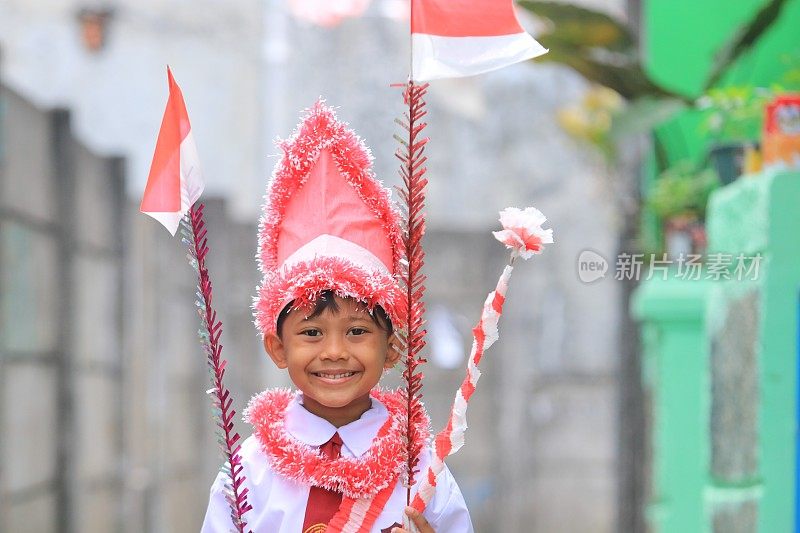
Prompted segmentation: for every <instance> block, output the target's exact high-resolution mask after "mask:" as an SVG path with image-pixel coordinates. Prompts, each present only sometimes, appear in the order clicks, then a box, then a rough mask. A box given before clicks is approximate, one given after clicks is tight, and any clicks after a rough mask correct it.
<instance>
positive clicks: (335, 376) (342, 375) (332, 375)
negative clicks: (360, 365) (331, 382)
mask: <svg viewBox="0 0 800 533" xmlns="http://www.w3.org/2000/svg"><path fill="white" fill-rule="evenodd" d="M354 374H355V372H344V373H343V374H326V373H324V372H317V375H318V376H319V377H322V378H329V379H341V378H349V377H350V376H352V375H354Z"/></svg>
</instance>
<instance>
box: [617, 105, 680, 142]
mask: <svg viewBox="0 0 800 533" xmlns="http://www.w3.org/2000/svg"><path fill="white" fill-rule="evenodd" d="M686 107H687V106H686V103H685V102H683V101H681V100H677V99H674V98H662V99H659V98H652V97H649V96H646V97H642V98H638V99H636V100H634V101H633V102H631V103H629V104H628V106H627V107H626V108H625V109H623V110H622V111H620V112H619V113H617V114H616V115H615V116H614V120H613V122H612V123H611V131H610V132H609V134H610V136H611V138H612V139H614V141H615V142H620V141H622V140H623V139H624V138H625V137H629V136H631V135H638V134H643V133H649V132H650V131H651V130H653V129H654V128H656V127H657V126H659V125H660V124H662V123H663V122H665V121H667V120H669V119H670V118H672V117H673V116H675V114H676V113H678V112H679V111H683V110H684V109H686Z"/></svg>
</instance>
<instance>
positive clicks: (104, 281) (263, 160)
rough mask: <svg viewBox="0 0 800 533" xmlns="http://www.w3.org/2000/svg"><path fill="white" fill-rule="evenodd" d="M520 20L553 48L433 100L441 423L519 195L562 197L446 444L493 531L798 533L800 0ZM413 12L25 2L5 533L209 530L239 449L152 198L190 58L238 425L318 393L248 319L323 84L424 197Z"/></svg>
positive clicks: (11, 137)
mask: <svg viewBox="0 0 800 533" xmlns="http://www.w3.org/2000/svg"><path fill="white" fill-rule="evenodd" d="M518 7H519V15H520V18H521V20H522V21H523V24H524V25H525V26H526V28H528V29H529V30H530V32H531V33H532V34H533V35H534V37H536V38H537V39H538V40H539V41H540V42H541V43H542V44H543V45H544V46H545V47H547V48H550V53H549V54H547V55H546V56H544V57H542V58H540V59H537V60H535V61H532V62H527V63H523V64H518V65H515V66H512V67H509V68H506V69H503V70H500V71H497V72H493V73H490V74H486V75H482V76H477V77H474V78H468V79H458V80H444V81H436V82H433V83H432V84H431V87H430V93H429V98H428V104H429V126H428V128H427V130H426V132H427V134H428V135H429V136H430V137H431V143H430V144H429V152H428V155H429V157H430V160H429V165H428V168H429V179H430V186H429V190H428V203H427V205H428V208H427V213H428V231H427V235H426V242H425V245H426V251H427V274H428V276H429V281H428V284H427V287H428V289H427V294H428V298H427V304H428V317H427V318H428V331H429V339H428V340H429V350H428V357H429V359H430V362H429V364H428V365H427V366H426V369H425V374H426V381H425V393H424V394H425V399H426V405H427V406H428V408H429V411H430V413H431V415H432V419H433V426H434V429H437V430H438V429H440V428H441V427H442V426H443V424H444V422H445V420H446V416H447V414H448V412H449V408H450V402H451V399H452V395H453V393H454V392H455V389H456V387H457V384H458V383H460V381H461V379H462V377H463V368H464V365H465V359H466V355H467V353H468V349H469V344H470V342H471V334H470V330H471V327H472V325H473V324H474V323H475V322H476V321H477V319H478V316H479V311H480V305H481V303H482V302H483V299H484V298H485V295H486V292H487V291H488V290H490V289H491V288H492V287H493V286H494V283H495V281H496V279H497V276H498V275H499V273H500V270H501V269H502V266H503V264H504V262H505V259H506V254H505V252H504V251H503V250H502V247H501V245H500V244H498V243H497V242H495V241H494V239H493V238H492V237H491V235H490V234H489V232H490V231H491V230H493V229H496V228H497V226H498V224H497V222H496V220H497V213H498V211H499V210H500V209H503V208H504V207H506V206H508V205H517V206H525V205H535V206H536V207H538V208H539V209H540V210H542V211H543V212H544V213H545V214H546V215H547V216H548V219H549V220H550V223H551V224H552V227H553V228H554V229H555V239H556V244H555V245H552V246H550V247H548V248H547V249H546V250H545V252H544V253H543V254H542V255H540V256H537V257H536V258H535V259H534V260H533V261H531V262H528V263H525V264H522V265H519V267H518V269H517V274H516V275H515V277H514V279H513V281H512V290H511V291H510V292H509V298H508V303H507V307H506V313H505V315H504V317H503V321H502V323H501V326H500V327H501V340H500V342H498V343H497V344H496V345H495V346H494V347H493V348H492V349H491V351H490V352H489V353H488V354H487V357H486V358H484V359H483V361H482V368H483V370H484V375H483V378H482V380H481V385H480V387H479V389H478V391H477V393H476V395H475V397H474V399H473V400H472V402H471V409H470V413H469V415H470V431H469V432H468V433H467V443H468V445H467V446H466V447H465V448H464V449H463V450H462V451H461V452H460V453H459V454H458V455H456V456H454V457H453V458H452V461H450V462H449V463H448V464H449V465H450V468H451V469H452V470H453V472H454V473H455V476H456V478H457V479H458V481H459V484H460V486H461V489H462V491H463V492H464V495H465V498H466V499H467V502H468V504H469V507H470V510H471V512H472V516H473V520H474V523H475V527H476V531H479V532H520V533H522V532H537V533H540V532H565V533H569V532H581V533H587V532H592V533H595V532H596V533H605V532H614V531H616V532H624V533H640V532H645V531H651V532H666V533H693V532H711V531H713V532H714V533H732V532H755V531H758V532H762V533H784V532H791V531H800V527H798V520H797V516H798V515H797V512H796V511H797V509H798V498H800V493H799V492H798V490H797V480H798V478H799V477H800V476H798V472H800V470H799V469H798V461H797V456H798V450H799V449H800V448H798V443H799V442H800V441H798V438H797V420H798V416H799V415H800V412H799V411H798V399H797V398H798V395H797V387H798V380H797V375H798V357H799V355H800V351H799V349H798V344H799V342H800V341H799V339H800V327H798V309H800V239H798V237H797V235H796V228H798V227H800V207H798V206H800V169H798V166H800V146H799V145H800V142H799V141H798V135H800V100H798V98H797V96H796V94H797V93H796V91H797V90H798V89H800V37H798V35H797V30H796V28H797V27H798V26H799V25H800V0H736V1H735V2H731V1H728V0H583V1H580V2H578V1H575V2H574V3H566V2H540V1H532V0H519V2H518ZM407 13H408V2H407V0H338V1H332V0H331V1H328V2H324V1H314V0H228V1H220V0H192V1H189V0H137V1H132V0H106V1H103V2H97V1H94V0H82V1H78V0H2V1H0V531H2V532H9V533H12V532H13V533H17V532H33V533H38V532H51V531H52V532H65V533H73V532H77V531H82V532H86V533H94V532H111V531H124V532H154V533H159V532H176V533H181V532H191V531H197V530H198V529H199V527H200V524H201V523H202V519H203V515H204V512H205V507H206V504H207V498H208V490H209V487H210V485H211V482H212V480H213V479H214V476H215V475H216V473H217V471H218V469H219V466H220V463H221V459H220V456H219V454H218V452H217V444H216V440H215V436H214V426H213V423H212V420H211V416H210V410H209V407H210V403H209V398H208V396H207V395H206V394H205V391H206V389H208V388H209V386H210V385H209V377H208V374H207V371H206V363H205V358H204V355H203V353H202V352H201V349H200V346H199V344H198V341H197V334H196V331H197V328H198V326H199V322H198V317H197V315H196V312H195V310H194V283H195V278H194V274H193V271H192V269H191V268H190V267H189V265H188V264H187V262H186V258H185V254H186V249H185V247H184V246H183V245H182V244H181V243H180V242H179V239H172V238H170V237H169V235H168V233H167V232H165V231H164V230H163V228H162V227H161V226H160V225H158V224H157V223H156V222H155V221H154V220H152V219H150V218H148V217H146V216H143V215H141V214H140V213H139V212H138V202H139V199H140V197H141V192H142V190H143V187H144V183H145V180H146V177H147V174H148V170H149V165H150V161H151V157H152V152H153V148H154V145H155V139H156V136H157V132H158V128H159V125H160V121H161V116H162V113H163V109H164V104H165V102H166V98H167V84H166V69H165V67H166V65H167V64H169V65H170V66H171V67H172V69H173V72H174V74H175V77H176V79H177V81H178V83H179V84H180V85H181V87H182V89H183V93H184V96H185V99H186V103H187V107H188V110H189V115H190V117H191V119H192V126H193V132H194V136H195V139H196V142H197V146H198V149H199V155H200V160H201V163H202V166H203V173H204V177H205V180H206V183H207V188H206V192H205V194H204V196H203V201H204V202H205V203H206V204H207V210H206V212H207V221H208V224H209V235H210V243H209V244H210V248H211V251H210V256H209V261H210V271H211V276H212V280H213V282H214V289H215V290H214V294H215V303H216V306H217V309H218V310H219V312H220V314H221V318H222V320H223V322H224V334H223V338H222V341H223V344H224V346H225V349H224V356H225V357H226V358H227V359H229V363H230V364H229V367H228V373H227V374H226V378H227V382H226V384H227V385H228V386H229V387H230V388H231V389H232V390H233V392H234V398H235V402H234V405H235V407H236V410H237V412H238V413H241V410H242V408H243V407H244V405H245V404H246V402H247V400H248V398H249V397H250V396H251V395H252V394H254V393H256V392H258V391H260V390H262V389H264V388H266V387H273V386H282V385H287V384H288V382H287V377H286V376H285V375H283V374H282V373H280V372H278V371H277V370H276V369H275V368H273V367H272V365H271V363H269V361H268V360H267V358H266V357H265V355H264V353H263V349H262V348H261V345H260V341H259V339H258V336H257V334H256V331H255V328H254V327H253V325H252V320H251V313H250V303H251V298H252V296H253V294H254V289H255V286H256V284H257V282H258V273H257V269H256V265H255V262H254V260H253V257H254V254H255V248H256V223H257V217H258V215H259V212H260V205H261V201H262V197H263V194H264V192H265V187H266V183H267V177H268V176H269V174H270V172H271V169H272V166H273V165H274V164H275V162H276V157H275V156H276V154H277V149H276V148H275V147H274V145H273V141H274V139H275V138H276V137H277V136H284V137H285V136H288V135H289V134H290V133H291V131H292V130H293V128H294V125H295V124H296V122H297V120H298V116H299V113H300V111H301V110H302V109H304V108H305V107H308V106H310V105H311V104H313V103H314V101H315V100H316V99H317V98H318V97H320V96H323V97H325V98H326V99H327V101H328V103H330V104H332V105H334V106H337V107H338V108H339V111H338V113H339V117H340V118H341V119H343V120H346V121H348V122H349V123H350V124H351V126H352V127H353V128H354V129H355V130H356V131H357V132H358V133H359V134H360V135H361V136H362V137H364V138H365V140H366V142H367V144H368V145H369V146H370V147H371V148H372V150H373V153H374V155H375V168H376V172H377V174H378V176H379V177H380V178H381V179H383V180H384V181H385V182H386V183H387V184H389V185H397V183H398V181H399V180H398V178H397V168H398V162H397V161H396V159H395V158H394V156H393V154H394V151H395V149H396V144H395V141H394V140H393V139H392V135H393V134H394V133H396V132H397V131H398V127H397V126H396V125H395V124H394V123H393V119H394V118H395V117H397V116H399V115H400V114H401V113H402V112H403V104H402V98H401V91H400V89H398V88H396V87H392V86H391V84H393V83H395V84H396V83H403V82H404V81H405V79H406V76H407V71H408V56H409V49H408V43H409V35H408V16H407ZM793 91H794V92H793ZM723 267H724V268H723ZM389 381H390V382H396V381H397V376H396V375H395V376H392V377H391V378H389ZM238 419H239V416H238V415H237V420H238ZM237 427H238V430H239V431H240V432H242V433H243V434H244V435H248V434H249V429H248V428H247V427H245V425H244V424H243V423H242V422H239V423H238V426H237Z"/></svg>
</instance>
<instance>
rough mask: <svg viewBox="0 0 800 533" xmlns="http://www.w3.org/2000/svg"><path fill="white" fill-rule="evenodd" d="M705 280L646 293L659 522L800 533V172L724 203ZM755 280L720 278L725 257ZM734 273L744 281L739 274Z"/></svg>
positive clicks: (730, 193) (715, 212) (739, 187)
mask: <svg viewBox="0 0 800 533" xmlns="http://www.w3.org/2000/svg"><path fill="white" fill-rule="evenodd" d="M707 224H708V237H709V251H708V254H707V255H706V259H707V262H706V271H704V273H703V275H702V276H701V278H702V279H699V280H681V279H677V278H676V277H675V275H674V274H675V272H673V273H672V274H673V275H672V276H671V277H669V279H666V280H663V279H661V278H659V277H653V279H650V280H647V281H644V282H642V283H641V284H640V286H639V288H638V289H637V291H636V293H635V294H634V300H633V306H632V309H633V313H634V315H635V317H636V318H637V319H639V320H640V321H641V323H642V337H643V357H644V360H643V361H644V364H643V373H644V375H643V380H644V383H645V390H646V391H647V397H648V400H649V402H648V404H649V413H650V421H651V432H650V435H649V439H650V446H649V448H650V452H651V465H650V466H651V487H650V492H651V494H650V498H649V503H648V509H647V511H648V513H647V516H648V520H649V522H650V524H651V526H652V527H653V530H654V531H656V532H661V533H706V532H711V531H713V532H714V533H739V532H741V533H751V532H753V531H758V532H760V533H776V532H787V533H788V532H790V531H794V528H795V512H796V510H795V498H796V494H795V490H796V487H795V476H796V466H797V465H796V464H795V460H796V446H797V441H796V439H797V429H798V426H797V419H798V413H797V407H796V406H797V386H798V383H797V372H798V360H797V354H798V346H797V342H798V340H797V336H798V330H799V328H800V326H799V325H798V324H799V322H800V318H799V317H798V302H799V301H800V238H798V235H797V233H798V229H799V228H800V172H793V173H791V172H764V173H762V174H760V175H758V176H754V177H752V178H743V179H739V180H737V181H736V182H734V183H733V184H731V185H729V186H727V187H724V188H722V189H720V190H718V191H717V192H715V193H714V195H713V196H712V199H711V202H710V205H709V216H708V221H707ZM717 253H720V254H731V256H732V257H734V258H735V257H736V256H737V255H739V254H741V255H742V256H743V257H744V258H745V261H744V263H743V264H744V265H745V266H747V267H752V266H754V264H753V263H754V260H753V259H749V258H755V257H759V256H760V257H761V259H760V260H755V261H756V262H757V264H758V271H757V273H756V272H755V271H752V270H751V271H749V273H746V274H745V275H744V276H736V275H734V274H731V276H730V279H725V278H724V277H723V278H721V279H711V280H710V279H707V278H708V277H710V266H709V258H710V257H713V255H714V254H717ZM729 272H732V270H729Z"/></svg>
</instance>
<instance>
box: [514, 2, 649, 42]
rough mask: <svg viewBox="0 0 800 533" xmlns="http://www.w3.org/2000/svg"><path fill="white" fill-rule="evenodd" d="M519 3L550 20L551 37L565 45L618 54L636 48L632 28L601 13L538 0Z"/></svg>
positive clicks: (538, 15) (572, 5)
mask: <svg viewBox="0 0 800 533" xmlns="http://www.w3.org/2000/svg"><path fill="white" fill-rule="evenodd" d="M517 3H518V4H519V5H520V6H521V7H523V8H524V9H526V10H528V11H530V12H531V13H533V14H534V15H536V16H537V17H540V18H543V19H546V20H548V21H550V22H551V23H552V29H551V31H550V32H548V33H547V35H552V36H553V37H554V38H556V39H557V40H559V41H560V42H562V43H565V44H571V45H573V46H578V47H603V48H607V49H609V50H616V51H628V50H631V49H634V48H635V47H636V39H635V38H634V35H633V33H632V32H631V30H630V29H629V28H628V26H627V25H626V24H625V23H623V22H621V21H619V20H617V19H615V18H613V17H611V16H609V15H608V14H606V13H603V12H601V11H594V10H592V9H587V8H584V7H579V6H576V5H574V4H564V3H556V2H541V1H538V0H519V1H518V2H517ZM541 37H544V35H542V36H541Z"/></svg>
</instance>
